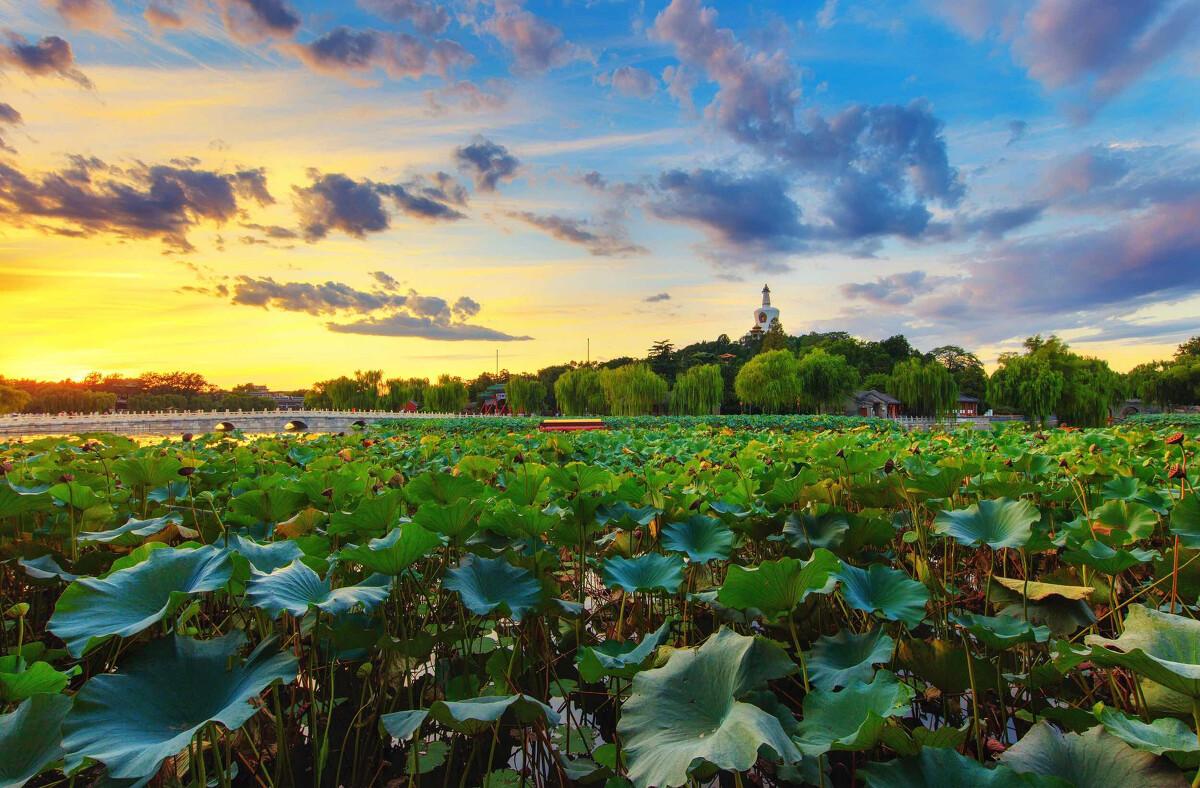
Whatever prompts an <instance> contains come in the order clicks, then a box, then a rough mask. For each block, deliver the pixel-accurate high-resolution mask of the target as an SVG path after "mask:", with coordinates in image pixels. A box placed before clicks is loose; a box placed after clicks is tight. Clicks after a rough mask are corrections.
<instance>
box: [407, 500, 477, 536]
mask: <svg viewBox="0 0 1200 788" xmlns="http://www.w3.org/2000/svg"><path fill="white" fill-rule="evenodd" d="M482 511H483V501H482V500H471V499H469V498H459V499H458V500H457V501H454V502H453V503H448V504H440V503H425V504H421V508H420V509H418V510H417V513H416V514H414V515H413V522H415V523H416V524H417V525H419V526H421V527H422V528H425V529H426V530H429V531H433V532H434V533H439V534H445V535H446V536H449V537H450V538H451V539H454V540H456V541H458V542H461V541H462V540H464V539H466V538H467V537H468V536H470V535H471V534H472V533H474V532H475V529H476V528H477V527H478V522H479V513H480V512H482Z"/></svg>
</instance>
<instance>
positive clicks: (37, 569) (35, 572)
mask: <svg viewBox="0 0 1200 788" xmlns="http://www.w3.org/2000/svg"><path fill="white" fill-rule="evenodd" d="M17 563H19V564H20V565H21V568H22V569H24V570H25V574H27V575H29V576H30V577H32V578H33V579H34V580H55V579H57V580H62V581H63V582H65V583H70V582H71V581H73V580H76V579H78V578H79V575H76V574H72V573H71V572H68V571H67V570H65V569H63V568H62V567H61V566H59V565H58V561H55V560H54V556H52V555H50V554H49V553H47V554H46V555H40V556H38V557H37V558H22V559H21V560H20V561H18V562H17Z"/></svg>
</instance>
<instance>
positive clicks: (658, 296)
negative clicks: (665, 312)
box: [642, 293, 671, 304]
mask: <svg viewBox="0 0 1200 788" xmlns="http://www.w3.org/2000/svg"><path fill="white" fill-rule="evenodd" d="M670 300H671V294H670V293H655V294H654V295H652V296H646V297H645V298H643V299H642V301H643V302H644V303H647V304H657V303H658V302H660V301H670Z"/></svg>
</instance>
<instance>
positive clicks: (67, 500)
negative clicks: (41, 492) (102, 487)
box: [49, 482, 104, 511]
mask: <svg viewBox="0 0 1200 788" xmlns="http://www.w3.org/2000/svg"><path fill="white" fill-rule="evenodd" d="M49 492H50V497H52V498H53V499H54V500H56V501H60V502H62V503H64V504H66V505H67V506H70V507H71V508H73V509H78V510H80V511H82V510H84V509H90V508H91V507H93V506H97V505H98V504H101V503H103V502H104V501H103V499H102V498H101V497H100V496H99V495H97V494H96V491H95V490H93V489H92V488H91V487H88V486H87V485H86V484H80V483H79V482H60V483H59V484H56V485H54V486H53V487H51V488H50V490H49Z"/></svg>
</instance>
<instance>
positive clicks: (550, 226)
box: [508, 211, 648, 257]
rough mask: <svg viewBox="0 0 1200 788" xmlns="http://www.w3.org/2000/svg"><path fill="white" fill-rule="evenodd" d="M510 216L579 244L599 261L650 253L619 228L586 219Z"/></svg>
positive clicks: (528, 214)
mask: <svg viewBox="0 0 1200 788" xmlns="http://www.w3.org/2000/svg"><path fill="white" fill-rule="evenodd" d="M508 215H509V216H511V217H512V218H514V219H520V220H521V221H523V222H525V223H526V224H530V225H532V226H534V227H536V228H538V229H539V230H543V231H544V232H545V233H546V234H547V235H549V236H551V237H552V238H557V239H558V240H560V241H566V242H567V243H573V244H578V245H580V246H582V247H584V248H585V249H587V250H588V251H589V252H591V253H592V254H593V255H595V256H597V257H628V256H630V255H638V254H646V253H647V251H648V250H647V249H646V248H645V247H643V246H639V245H638V244H635V243H630V241H629V240H628V239H627V238H626V237H625V234H624V232H623V231H622V230H621V229H620V228H619V227H617V226H607V227H596V226H593V225H591V224H589V223H588V222H587V220H584V219H572V218H570V217H566V216H557V215H554V214H536V213H532V212H530V211H513V212H510V213H509V214H508Z"/></svg>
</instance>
